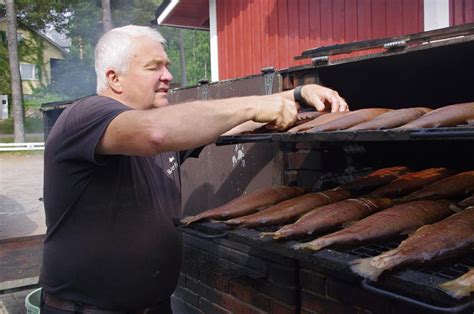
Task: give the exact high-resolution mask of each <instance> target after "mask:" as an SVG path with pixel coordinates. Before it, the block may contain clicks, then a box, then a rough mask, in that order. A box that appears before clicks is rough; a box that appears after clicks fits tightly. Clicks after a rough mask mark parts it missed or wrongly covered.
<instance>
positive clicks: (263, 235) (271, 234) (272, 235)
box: [259, 232, 278, 238]
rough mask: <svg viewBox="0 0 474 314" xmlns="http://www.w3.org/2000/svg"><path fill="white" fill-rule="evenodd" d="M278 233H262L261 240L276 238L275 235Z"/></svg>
mask: <svg viewBox="0 0 474 314" xmlns="http://www.w3.org/2000/svg"><path fill="white" fill-rule="evenodd" d="M277 233H278V232H260V235H259V236H260V238H265V237H267V236H268V237H273V238H275V235H276V234H277Z"/></svg>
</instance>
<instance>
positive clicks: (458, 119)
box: [398, 102, 474, 129]
mask: <svg viewBox="0 0 474 314" xmlns="http://www.w3.org/2000/svg"><path fill="white" fill-rule="evenodd" d="M471 119H474V102H469V103H463V104H455V105H450V106H446V107H441V108H438V109H436V110H433V111H431V112H428V113H427V114H425V115H423V116H422V117H420V118H418V119H416V120H414V121H411V122H409V123H407V124H405V125H402V126H401V127H399V128H398V129H418V128H437V127H440V126H456V125H458V124H466V123H467V121H468V120H471Z"/></svg>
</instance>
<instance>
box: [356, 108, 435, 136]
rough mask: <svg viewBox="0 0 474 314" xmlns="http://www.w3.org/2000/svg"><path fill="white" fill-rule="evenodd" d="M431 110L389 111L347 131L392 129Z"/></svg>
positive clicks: (408, 109)
mask: <svg viewBox="0 0 474 314" xmlns="http://www.w3.org/2000/svg"><path fill="white" fill-rule="evenodd" d="M431 110H432V109H430V108H425V107H414V108H404V109H397V110H393V111H388V112H385V113H383V114H381V115H380V116H377V117H375V118H374V119H372V120H370V121H366V122H362V123H359V124H356V125H354V126H353V127H350V128H348V129H347V131H359V130H381V129H392V128H396V127H399V126H402V125H404V124H406V123H408V122H410V121H413V120H415V119H418V118H419V117H421V116H422V115H424V114H425V113H428V112H430V111H431Z"/></svg>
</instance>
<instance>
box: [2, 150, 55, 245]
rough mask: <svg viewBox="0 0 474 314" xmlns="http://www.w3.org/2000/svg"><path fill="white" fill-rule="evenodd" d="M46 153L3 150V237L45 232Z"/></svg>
mask: <svg viewBox="0 0 474 314" xmlns="http://www.w3.org/2000/svg"><path fill="white" fill-rule="evenodd" d="M42 196H43V152H42V151H33V152H14V153H0V239H5V238H12V237H20V236H28V235H36V234H43V233H45V231H46V226H45V223H44V207H43V202H42V200H41V199H42Z"/></svg>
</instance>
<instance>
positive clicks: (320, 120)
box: [287, 112, 347, 133]
mask: <svg viewBox="0 0 474 314" xmlns="http://www.w3.org/2000/svg"><path fill="white" fill-rule="evenodd" d="M345 114H347V112H330V113H326V114H325V115H322V116H320V117H317V118H315V119H313V120H311V121H306V122H305V123H302V124H298V125H295V126H294V127H292V128H291V129H289V130H288V131H287V132H288V133H298V132H303V131H306V130H309V129H311V128H314V127H315V126H318V125H321V124H324V123H327V122H330V121H333V120H336V119H339V118H340V117H342V116H344V115H345Z"/></svg>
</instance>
